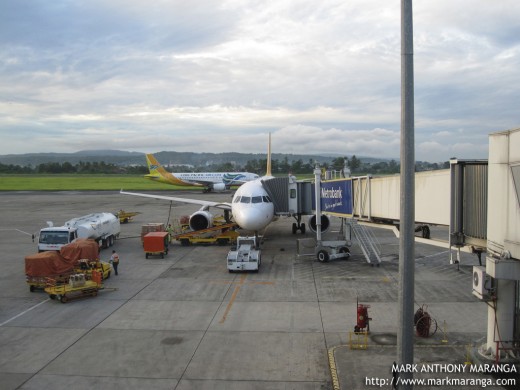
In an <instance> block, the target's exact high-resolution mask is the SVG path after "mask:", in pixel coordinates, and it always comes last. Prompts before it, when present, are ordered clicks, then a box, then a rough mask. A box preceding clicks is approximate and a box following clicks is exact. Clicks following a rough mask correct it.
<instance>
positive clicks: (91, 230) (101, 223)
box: [38, 213, 121, 252]
mask: <svg viewBox="0 0 520 390" xmlns="http://www.w3.org/2000/svg"><path fill="white" fill-rule="evenodd" d="M47 224H48V225H49V227H46V228H43V229H41V230H40V237H39V240H38V252H43V251H59V250H60V249H61V247H62V246H64V245H67V244H69V243H71V242H74V240H76V239H78V238H87V239H92V240H95V241H96V242H97V243H98V245H99V246H100V247H101V248H108V247H110V246H112V245H114V241H115V240H116V239H117V238H118V237H119V233H120V232H121V225H120V222H119V218H117V217H116V216H115V215H114V214H111V213H94V214H88V215H84V216H82V217H78V218H73V219H71V220H70V221H67V222H65V223H64V224H63V226H53V224H52V222H47Z"/></svg>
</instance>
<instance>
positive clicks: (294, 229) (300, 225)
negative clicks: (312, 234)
mask: <svg viewBox="0 0 520 390" xmlns="http://www.w3.org/2000/svg"><path fill="white" fill-rule="evenodd" d="M298 230H299V231H300V232H301V233H302V234H305V224H304V223H296V222H293V224H292V233H293V234H296V233H297V232H298Z"/></svg>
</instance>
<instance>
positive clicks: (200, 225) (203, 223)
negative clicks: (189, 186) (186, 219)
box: [190, 211, 213, 230]
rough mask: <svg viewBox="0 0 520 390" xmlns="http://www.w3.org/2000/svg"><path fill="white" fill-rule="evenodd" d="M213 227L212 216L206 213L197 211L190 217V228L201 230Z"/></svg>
mask: <svg viewBox="0 0 520 390" xmlns="http://www.w3.org/2000/svg"><path fill="white" fill-rule="evenodd" d="M212 226H213V214H211V213H210V212H208V211H197V212H196V213H193V214H192V215H191V216H190V228H191V229H192V230H202V229H207V228H210V227H212Z"/></svg>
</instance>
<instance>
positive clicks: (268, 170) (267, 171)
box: [265, 133, 272, 176]
mask: <svg viewBox="0 0 520 390" xmlns="http://www.w3.org/2000/svg"><path fill="white" fill-rule="evenodd" d="M265 175H266V176H272V174H271V133H269V144H268V145H267V169H266V173H265Z"/></svg>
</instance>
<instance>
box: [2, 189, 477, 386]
mask: <svg viewBox="0 0 520 390" xmlns="http://www.w3.org/2000/svg"><path fill="white" fill-rule="evenodd" d="M176 196H189V197H193V196H194V194H193V193H185V194H180V193H179V194H177V193H176ZM196 197H201V198H205V199H210V200H214V201H217V200H218V201H229V200H230V199H231V194H230V193H228V194H196ZM0 209H1V210H2V222H1V224H0V233H1V235H0V237H1V238H0V245H1V248H2V256H1V258H0V262H1V267H2V271H3V272H2V273H1V274H0V279H1V280H0V281H1V286H2V290H1V291H0V308H1V310H0V388H1V389H47V388H52V389H56V390H59V389H67V390H68V389H70V388H71V387H73V388H74V389H92V388H99V389H114V388H121V389H123V388H124V389H143V388H149V389H170V390H171V389H176V390H186V389H197V390H201V389H202V390H204V389H222V390H224V389H226V390H227V389H231V390H235V389H236V390H238V389H273V390H277V389H303V390H311V389H313V390H316V389H332V388H334V384H333V377H332V376H331V370H330V367H329V353H328V351H329V350H330V349H331V348H333V347H337V346H340V345H345V344H346V343H347V341H348V340H347V339H348V332H349V331H351V330H353V327H354V325H355V323H356V300H359V302H362V303H366V304H370V306H371V307H370V314H371V317H372V318H373V321H372V323H371V325H370V326H371V331H372V332H373V334H374V335H375V336H377V335H380V336H381V335H383V334H395V333H396V332H397V280H398V275H397V265H398V259H397V253H398V246H397V239H396V238H395V237H394V236H393V235H392V233H391V232H390V231H387V230H384V229H374V231H375V232H376V235H377V237H378V238H379V240H380V242H381V243H382V244H383V247H384V248H385V249H384V253H383V263H382V264H381V266H380V267H371V266H370V265H368V264H367V263H366V262H365V260H364V257H363V256H362V255H361V252H360V250H359V248H357V245H354V246H352V248H351V249H352V256H351V258H350V259H349V260H347V261H345V260H335V261H331V262H329V263H319V262H317V261H316V259H315V258H314V257H299V256H297V254H296V248H297V245H296V240H297V239H298V238H302V237H312V233H311V232H308V233H307V234H306V235H304V236H302V235H301V234H298V235H293V234H292V233H291V225H292V222H293V219H290V218H281V219H280V220H279V221H277V222H274V223H272V224H271V225H270V226H269V227H268V229H267V231H266V233H265V241H264V244H263V250H262V265H261V268H260V271H259V272H258V273H247V274H242V273H234V274H230V273H228V272H227V268H226V255H227V252H228V251H229V247H228V246H188V247H185V246H181V245H180V244H179V243H174V244H172V245H171V246H170V251H169V253H168V255H167V256H166V257H165V258H164V259H160V258H150V259H145V255H144V252H143V249H142V246H141V242H140V238H139V236H140V231H141V225H142V224H144V223H148V222H164V223H166V222H168V221H170V222H171V221H173V220H174V219H177V218H179V217H180V216H183V215H188V214H190V213H191V212H193V211H195V210H197V207H196V206H193V205H185V204H180V203H174V204H172V205H171V207H170V203H169V202H165V201H158V200H151V199H143V198H138V197H132V196H124V195H120V194H119V193H114V192H94V193H88V192H56V193H41V192H38V193H37V192H34V193H32V192H24V193H0ZM119 209H124V210H127V211H139V212H140V213H141V214H140V215H138V216H137V217H135V219H134V221H133V222H130V223H128V224H123V225H121V227H122V232H121V239H120V240H118V241H116V244H115V249H116V250H117V251H118V253H119V255H120V257H121V262H120V266H119V276H114V275H112V276H111V278H110V279H108V280H107V281H106V283H105V285H106V287H108V288H115V289H116V290H115V291H101V292H100V294H99V295H98V296H97V297H95V298H88V299H83V300H78V301H73V302H69V303H66V304H62V303H60V302H57V301H54V300H50V299H48V297H47V295H46V294H45V293H43V292H34V293H31V292H30V291H29V288H28V286H27V285H26V283H25V275H24V257H25V256H26V255H28V254H32V253H35V252H36V251H37V249H36V242H32V240H31V236H30V235H28V234H26V233H35V232H37V231H38V230H39V229H40V228H41V227H44V226H45V225H46V221H50V220H52V221H54V223H55V224H57V225H60V224H62V223H63V222H65V221H66V220H68V219H70V218H72V217H77V216H80V215H84V214H88V213H92V212H116V211H118V210H119ZM170 212H171V215H169V213H170ZM168 218H169V219H168ZM334 227H336V228H337V222H336V223H335V225H334V224H333V230H334ZM327 234H331V235H333V234H335V233H327ZM334 237H335V236H334ZM101 253H102V254H101V256H102V260H107V259H108V258H109V257H110V251H108V250H104V251H102V252H101ZM416 258H417V268H418V272H417V279H419V281H420V283H416V302H417V304H418V305H421V304H423V303H426V304H428V305H429V307H430V310H431V312H432V314H433V315H434V316H437V320H438V321H439V322H441V323H442V321H445V322H446V323H447V324H449V325H448V329H449V332H450V337H451V338H452V340H453V339H454V338H457V340H458V342H459V343H461V345H464V342H469V341H472V340H479V339H483V338H484V336H485V329H486V321H487V319H486V307H485V305H484V304H482V303H481V302H479V301H477V300H476V299H474V298H473V297H472V295H471V267H472V266H473V265H477V264H478V260H477V258H476V257H474V256H470V255H467V254H463V262H462V264H461V266H460V267H455V266H452V265H449V264H448V255H447V254H446V250H445V249H442V248H438V247H434V246H428V245H417V246H416ZM466 284H467V285H466ZM461 315H463V316H465V320H469V322H465V325H464V326H461V324H460V318H459V317H460V316H461ZM441 336H442V335H441V332H439V334H437V335H436V337H441ZM380 338H381V337H380ZM351 358H352V359H355V357H354V356H352V355H348V354H347V358H345V359H351ZM342 359H344V358H343V357H342ZM344 364H346V362H344ZM343 370H344V371H343V373H342V374H341V373H340V374H341V375H347V376H348V378H349V379H348V380H350V381H354V383H356V381H357V380H358V379H356V377H355V376H353V375H350V373H347V371H345V368H344V369H343ZM367 370H369V367H368V368H367ZM369 373H370V371H368V374H364V375H370V374H369ZM373 374H374V375H375V374H376V373H375V372H374V373H373ZM343 383H346V380H345V379H344V380H343ZM344 388H345V389H346V388H356V387H344ZM358 388H364V386H362V384H361V382H360V386H359V387H358Z"/></svg>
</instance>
